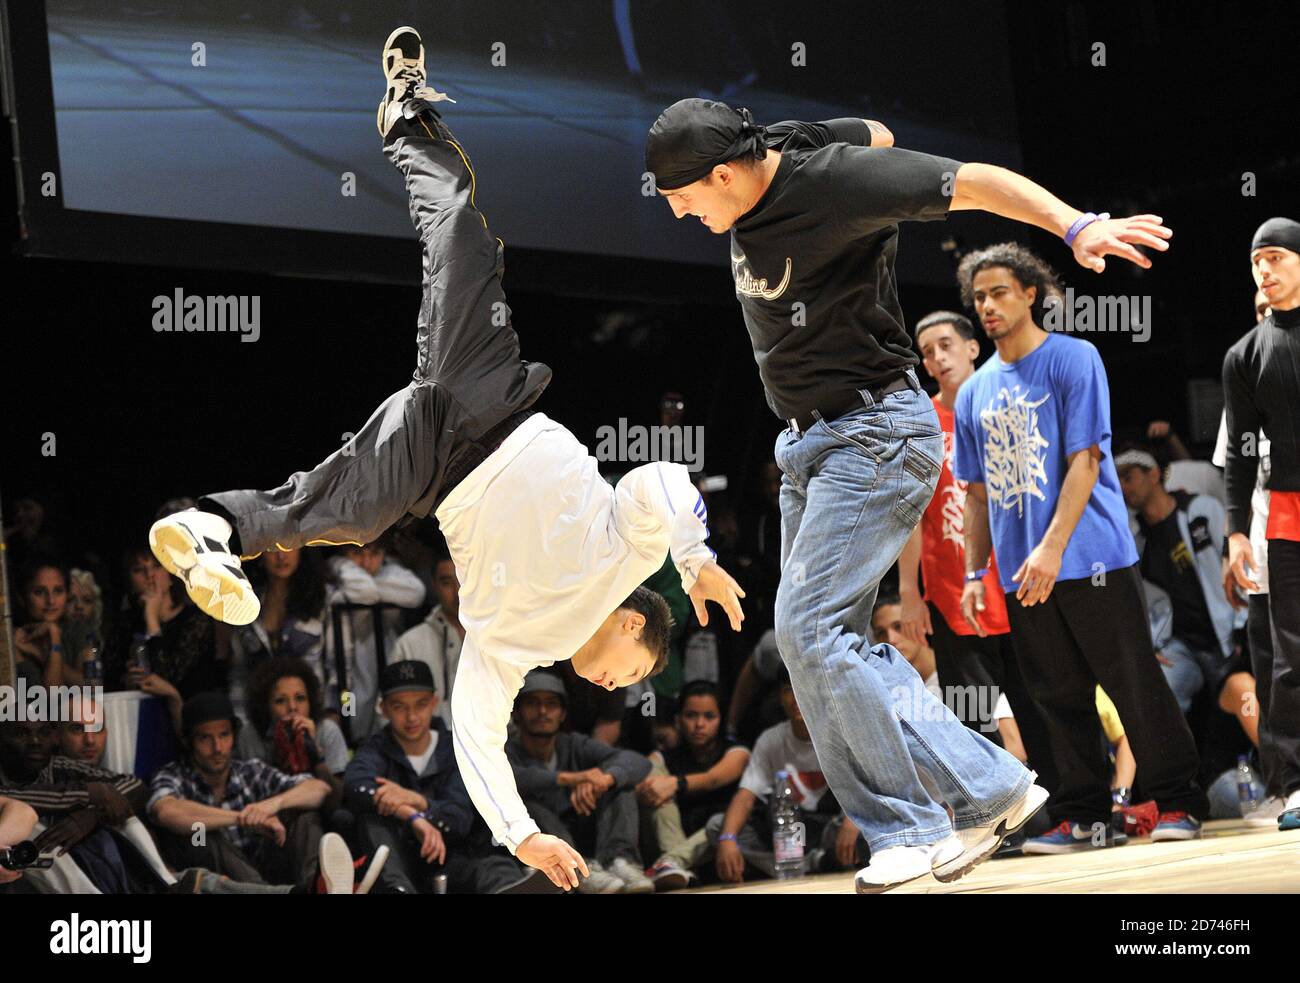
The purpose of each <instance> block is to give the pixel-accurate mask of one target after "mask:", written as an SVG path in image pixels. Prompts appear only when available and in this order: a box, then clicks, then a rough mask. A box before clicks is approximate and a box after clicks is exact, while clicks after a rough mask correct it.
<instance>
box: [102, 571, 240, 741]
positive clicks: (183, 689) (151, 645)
mask: <svg viewBox="0 0 1300 983" xmlns="http://www.w3.org/2000/svg"><path fill="white" fill-rule="evenodd" d="M128 569H129V571H130V576H131V587H132V590H133V592H135V593H133V598H134V599H133V601H132V602H131V603H130V604H129V605H128V607H127V608H126V610H125V611H123V612H122V616H121V617H120V618H119V620H118V624H117V625H116V627H115V628H114V630H113V632H112V634H111V636H110V641H109V642H108V644H107V645H106V646H105V655H104V686H105V688H106V689H110V690H114V689H138V690H140V691H141V692H144V693H148V694H150V695H151V696H160V697H162V698H163V699H165V700H166V701H167V704H168V707H169V709H170V710H171V714H172V722H173V724H174V725H175V727H176V728H177V731H178V732H179V729H180V723H181V719H180V716H181V713H180V712H181V707H182V705H183V704H184V702H185V701H186V700H188V699H189V698H190V697H192V696H195V695H197V694H199V693H203V692H207V691H210V690H221V689H222V688H224V686H225V680H224V677H223V673H222V671H221V666H220V665H219V663H218V661H217V658H216V655H217V646H216V630H215V626H216V624H217V622H215V621H213V620H212V619H211V618H209V617H208V616H207V615H205V614H204V613H203V612H202V611H200V610H199V609H198V608H197V607H195V606H194V605H193V604H192V603H191V602H190V599H189V597H188V596H186V593H185V585H184V584H183V583H181V581H180V578H178V577H173V576H172V575H171V574H169V573H168V572H167V571H166V570H165V569H164V568H163V567H162V566H161V565H160V564H159V563H158V561H157V560H156V559H154V556H153V553H152V552H151V551H150V550H149V547H148V546H140V547H137V548H135V549H132V550H131V551H130V552H129V553H128Z"/></svg>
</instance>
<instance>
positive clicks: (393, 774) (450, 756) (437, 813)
mask: <svg viewBox="0 0 1300 983" xmlns="http://www.w3.org/2000/svg"><path fill="white" fill-rule="evenodd" d="M431 729H432V730H433V732H434V733H435V734H436V735H437V739H438V744H437V746H436V747H435V748H434V750H433V757H431V758H430V759H429V761H428V763H427V764H426V765H425V766H424V771H423V773H422V774H419V775H417V774H416V773H415V769H414V768H412V767H411V762H410V761H409V760H408V759H407V757H406V752H405V751H403V750H402V748H401V746H400V745H399V744H398V743H397V741H396V739H395V738H394V737H393V728H392V726H391V725H390V726H387V727H385V728H384V729H383V730H381V731H380V732H379V733H378V734H375V735H373V736H372V737H371V738H370V739H369V740H367V741H366V743H365V744H363V745H361V747H359V748H358V749H357V753H356V754H355V755H354V756H353V758H352V760H351V761H349V762H348V767H347V771H345V772H344V773H343V787H344V804H345V805H346V806H347V808H348V809H349V810H351V811H352V812H353V813H356V814H357V815H361V814H363V813H367V812H374V811H375V800H374V797H373V790H374V789H375V788H376V787H377V783H376V782H375V779H376V778H386V779H388V780H389V781H391V782H396V783H397V784H399V785H401V786H402V787H403V788H409V789H413V790H414V791H416V792H419V793H420V794H421V795H423V796H424V797H425V798H426V799H428V800H429V808H428V809H427V810H426V812H427V813H428V815H429V821H430V822H431V823H433V825H434V826H436V827H438V829H439V830H440V831H441V832H442V833H443V835H444V836H445V837H447V839H448V841H449V842H453V843H455V842H464V841H466V840H468V839H470V836H471V831H472V830H473V828H474V819H475V815H476V814H475V812H474V806H473V804H472V803H471V802H470V799H469V792H467V791H466V790H465V783H464V782H463V781H461V777H460V769H459V768H458V767H457V766H456V754H455V752H454V751H453V749H452V746H451V731H449V730H448V729H447V725H446V724H445V723H443V721H442V720H441V718H439V717H434V718H433V724H432V728H431Z"/></svg>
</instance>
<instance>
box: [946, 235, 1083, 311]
mask: <svg viewBox="0 0 1300 983" xmlns="http://www.w3.org/2000/svg"><path fill="white" fill-rule="evenodd" d="M993 266H1000V267H1002V268H1004V269H1007V270H1010V271H1011V275H1012V276H1014V277H1015V278H1016V280H1017V281H1019V283H1020V286H1022V287H1024V288H1025V289H1026V290H1028V289H1029V288H1030V287H1035V288H1036V289H1037V291H1038V292H1037V294H1036V295H1035V297H1034V303H1033V305H1032V307H1031V308H1030V315H1031V316H1032V317H1033V319H1034V323H1035V324H1037V325H1040V326H1041V325H1042V323H1043V318H1044V316H1045V315H1046V314H1047V306H1048V304H1047V301H1048V298H1049V297H1059V296H1060V294H1061V280H1060V277H1059V276H1058V275H1057V273H1056V271H1055V270H1054V269H1052V268H1051V267H1050V266H1048V265H1047V264H1046V263H1045V262H1043V260H1041V259H1039V258H1038V256H1037V255H1035V254H1034V253H1033V252H1032V251H1031V250H1029V249H1027V248H1026V247H1025V246H1022V245H1020V243H1018V242H999V243H996V244H995V245H992V246H986V247H985V248H984V249H977V250H975V251H974V252H971V253H967V254H966V255H965V256H964V257H963V258H962V261H961V264H960V265H959V266H958V267H957V283H958V285H959V286H960V287H961V302H962V303H963V304H964V305H965V306H966V307H968V308H970V309H971V310H974V309H975V287H974V283H975V276H976V274H978V273H979V272H980V271H981V270H986V269H988V268H989V267H993Z"/></svg>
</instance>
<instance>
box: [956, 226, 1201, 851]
mask: <svg viewBox="0 0 1300 983" xmlns="http://www.w3.org/2000/svg"><path fill="white" fill-rule="evenodd" d="M957 278H958V280H959V282H960V284H961V289H962V299H963V301H964V302H965V303H966V304H967V305H969V306H971V307H973V308H974V310H975V313H976V314H977V315H978V316H979V319H980V323H981V324H982V325H983V326H984V331H985V333H986V334H987V335H988V336H989V338H990V339H992V341H993V343H994V344H995V345H996V346H997V354H996V355H994V356H993V357H992V358H990V359H989V360H988V361H987V362H985V363H984V364H983V365H982V366H981V367H980V368H979V370H978V371H976V372H975V374H974V375H973V376H971V377H970V379H968V380H967V381H966V383H965V384H964V385H963V386H962V388H961V390H960V391H959V392H958V394H957V404H956V429H955V433H954V443H955V453H954V466H953V472H954V474H955V476H956V477H957V478H958V479H959V480H961V481H966V482H969V486H968V488H967V493H966V494H967V497H966V511H965V515H964V528H965V540H966V570H967V575H966V585H965V588H964V590H963V592H962V614H963V616H964V617H965V618H966V619H967V621H969V622H970V624H971V626H972V627H973V628H975V629H976V630H977V631H982V629H981V628H980V627H979V623H978V620H977V618H976V614H977V612H978V611H980V610H982V609H983V607H984V590H985V586H984V582H983V577H984V576H985V574H986V573H987V570H985V569H984V568H985V567H986V566H987V562H988V557H989V550H990V548H993V549H994V550H995V551H996V553H997V558H998V570H999V573H1000V575H1001V578H1002V587H1003V589H1004V590H1005V591H1006V592H1007V614H1008V618H1009V620H1010V623H1011V635H1012V638H1013V640H1014V644H1015V648H1016V653H1017V656H1018V658H1019V660H1020V663H1021V670H1022V672H1023V674H1024V678H1025V683H1026V684H1027V686H1028V687H1029V692H1030V694H1031V695H1032V696H1033V697H1034V699H1035V701H1036V702H1037V703H1038V704H1039V705H1040V706H1041V707H1042V709H1043V713H1044V716H1045V717H1046V721H1047V726H1048V730H1049V732H1050V733H1051V737H1052V748H1053V752H1054V756H1055V758H1056V761H1057V767H1058V768H1059V769H1060V785H1059V788H1058V790H1057V793H1056V795H1054V796H1053V799H1052V802H1051V803H1050V805H1049V808H1050V809H1051V811H1052V818H1053V820H1055V821H1056V822H1057V823H1058V825H1057V827H1056V829H1055V830H1053V831H1052V832H1051V833H1049V834H1047V835H1046V836H1042V837H1037V838H1035V839H1033V840H1029V841H1028V842H1026V844H1025V852H1026V853H1061V852H1066V851H1070V850H1080V849H1087V848H1089V847H1090V846H1102V845H1110V842H1111V839H1110V826H1109V819H1110V813H1111V802H1110V792H1109V790H1110V768H1109V764H1108V762H1107V760H1106V755H1105V751H1104V744H1103V741H1102V736H1101V722H1100V720H1099V719H1098V717H1097V709H1096V702H1095V699H1096V698H1095V690H1096V688H1097V685H1098V684H1099V683H1100V684H1101V686H1102V688H1103V689H1104V690H1105V691H1106V692H1107V694H1108V695H1109V696H1110V697H1111V699H1112V700H1113V701H1114V703H1115V706H1116V707H1117V708H1118V710H1119V715H1120V718H1121V719H1122V720H1123V721H1124V727H1125V731H1126V733H1127V735H1128V737H1129V741H1130V743H1131V745H1132V747H1133V753H1134V755H1135V757H1136V758H1137V763H1138V774H1140V775H1141V776H1142V782H1143V786H1144V788H1145V789H1146V791H1147V793H1148V794H1150V795H1151V796H1152V797H1153V798H1154V799H1155V800H1156V802H1157V804H1158V806H1159V809H1160V817H1159V822H1158V824H1157V825H1156V828H1155V831H1154V832H1153V834H1152V839H1153V840H1164V839H1191V838H1194V837H1197V836H1200V832H1201V824H1200V818H1199V817H1201V816H1203V815H1205V814H1206V811H1207V806H1206V802H1205V796H1204V794H1203V793H1202V792H1201V790H1200V789H1199V788H1198V787H1197V785H1196V771H1197V758H1196V746H1195V744H1194V742H1193V740H1192V735H1191V732H1190V731H1189V730H1188V729H1187V724H1186V722H1185V720H1184V719H1183V716H1182V714H1181V713H1180V712H1179V709H1178V703H1177V701H1176V700H1175V699H1174V697H1173V693H1172V692H1171V691H1170V689H1169V687H1168V685H1166V683H1165V681H1164V677H1163V676H1162V675H1161V671H1160V666H1159V664H1158V663H1157V661H1156V658H1155V652H1154V650H1153V649H1152V646H1151V636H1150V633H1149V632H1148V630H1147V622H1146V610H1145V605H1144V603H1143V597H1142V588H1141V582H1140V578H1139V576H1138V573H1137V569H1136V564H1137V561H1138V555H1137V548H1136V546H1135V545H1134V542H1133V536H1132V534H1131V533H1130V532H1129V526H1128V513H1127V511H1126V510H1125V507H1124V496H1123V493H1122V491H1121V490H1120V484H1119V477H1118V476H1117V475H1116V473H1115V463H1114V461H1113V460H1112V458H1111V432H1110V390H1109V386H1108V384H1107V381H1106V370H1105V367H1104V366H1103V365H1102V364H1101V356H1100V355H1099V354H1098V353H1097V349H1096V348H1094V347H1093V346H1092V345H1091V344H1090V343H1088V342H1086V341H1084V340H1082V339H1080V338H1075V337H1070V336H1068V335H1064V334H1049V333H1048V332H1046V331H1045V330H1043V328H1042V327H1040V326H1039V325H1040V322H1041V321H1042V319H1043V313H1044V311H1045V307H1044V303H1045V301H1046V300H1047V298H1048V297H1049V296H1051V295H1052V294H1053V293H1054V292H1056V291H1057V290H1059V287H1058V286H1057V283H1056V275H1055V273H1053V272H1052V270H1051V269H1049V268H1048V266H1047V265H1046V264H1045V263H1043V261H1042V260H1040V259H1039V258H1038V257H1037V256H1035V255H1034V254H1033V253H1031V252H1030V251H1029V250H1027V249H1025V248H1023V247H1022V246H1018V245H1015V244H1012V243H1003V244H1000V245H996V246H990V247H989V248H987V249H983V250H980V251H978V252H975V253H971V254H970V255H968V256H967V257H966V258H965V259H963V260H962V263H961V267H960V268H959V270H958V273H957Z"/></svg>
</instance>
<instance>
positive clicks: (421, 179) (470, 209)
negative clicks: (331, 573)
mask: <svg viewBox="0 0 1300 983" xmlns="http://www.w3.org/2000/svg"><path fill="white" fill-rule="evenodd" d="M412 122H413V123H414V124H415V128H417V129H418V130H421V131H423V133H426V134H428V135H427V136H425V135H418V136H417V135H404V136H401V137H399V138H398V139H396V140H393V141H392V142H390V143H388V144H387V145H385V147H384V153H385V154H387V156H388V158H389V160H391V161H392V162H393V164H394V165H395V166H396V167H397V169H398V170H400V171H401V172H402V174H403V176H404V177H405V179H406V189H407V193H408V194H409V195H410V207H411V221H412V222H413V223H414V224H415V228H416V230H417V231H418V232H419V234H420V243H421V245H422V246H423V252H424V297H423V300H422V301H421V303H420V316H419V321H418V330H417V334H416V346H417V356H418V358H417V363H416V369H415V374H414V377H413V378H412V380H411V383H410V384H409V385H408V386H407V387H406V388H405V389H402V390H400V391H398V392H396V393H393V395H391V396H389V397H388V399H386V400H384V402H383V403H382V404H381V405H380V406H379V408H378V409H377V410H375V412H374V413H373V414H371V416H370V419H369V420H367V421H366V423H365V426H363V427H362V428H361V430H360V431H359V432H358V433H357V434H356V436H355V437H353V438H352V439H351V440H350V441H348V442H347V443H346V444H345V445H344V446H343V447H341V448H339V450H337V451H335V452H334V453H333V454H331V455H330V456H329V457H328V458H326V459H325V460H324V461H322V462H321V463H320V464H318V465H316V467H315V468H313V469H312V470H310V471H299V472H297V473H296V474H294V475H293V476H292V477H290V478H289V480H288V481H286V482H285V483H284V484H282V485H280V486H279V487H278V488H273V489H271V490H270V491H256V490H251V489H246V490H242V491H227V492H218V493H215V494H211V495H205V496H203V497H202V498H200V499H199V506H200V508H204V507H206V508H209V509H211V508H212V506H213V505H214V504H215V505H217V506H219V508H218V509H215V510H214V511H218V512H223V513H225V514H226V515H228V516H229V517H231V518H232V519H233V524H234V526H235V528H236V530H237V532H238V534H239V544H240V545H239V550H240V552H241V553H242V554H243V555H244V556H245V557H249V556H253V555H255V554H257V553H261V552H263V551H264V550H271V549H295V548H297V547H299V546H312V545H325V544H339V543H359V544H364V543H368V542H371V541H373V540H375V539H377V538H378V537H379V536H380V535H381V534H382V533H383V532H384V530H386V529H387V528H388V527H389V526H391V525H393V524H394V523H395V522H397V521H398V520H400V519H401V518H403V517H404V516H405V515H407V514H408V513H410V514H413V515H417V516H425V515H428V514H429V512H431V511H432V510H433V508H434V507H435V505H436V504H437V502H438V501H439V500H440V498H441V493H445V492H446V491H450V489H446V488H444V487H443V477H444V475H445V474H446V472H447V467H448V465H449V463H450V462H451V461H452V460H454V459H455V457H456V456H457V455H458V454H459V453H461V452H462V451H463V450H466V449H469V448H471V447H472V446H473V444H474V441H475V440H476V439H477V438H479V437H481V436H482V435H483V434H485V433H486V432H487V431H489V430H491V429H492V427H494V426H495V425H496V424H498V423H500V422H501V421H502V420H504V419H505V418H506V417H508V416H510V415H511V414H512V413H515V412H518V411H519V410H523V409H526V408H527V407H528V406H530V405H531V404H532V403H533V402H534V401H535V400H536V399H537V397H538V396H539V395H541V392H542V390H543V389H545V388H546V385H547V383H548V382H549V381H550V378H551V370H550V369H549V368H547V367H546V366H545V365H542V364H541V363H538V362H525V361H523V360H522V359H521V358H520V352H519V338H518V336H517V335H516V334H515V332H514V328H513V327H512V326H511V323H510V308H509V306H508V305H507V304H506V298H505V292H504V291H503V290H502V287H501V273H502V269H503V265H504V264H503V251H504V249H503V246H502V244H501V242H500V240H498V239H496V238H494V237H493V236H492V234H491V232H489V230H488V227H487V221H486V219H484V217H483V214H482V213H481V212H480V211H479V210H478V207H477V205H476V202H475V195H476V192H477V188H476V179H475V176H474V170H473V165H472V163H471V162H470V160H469V157H468V155H466V154H465V152H464V150H463V149H462V148H461V146H460V145H459V143H458V142H457V141H456V140H455V138H454V137H453V136H452V134H451V131H450V130H449V129H448V128H447V126H446V124H445V123H443V122H442V120H441V119H440V118H439V117H438V116H437V114H436V113H434V112H433V111H432V110H426V111H423V112H420V113H419V115H418V116H417V117H415V118H414V120H412ZM408 129H409V128H408ZM403 132H407V131H406V130H404V131H403ZM390 135H391V134H390Z"/></svg>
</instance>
